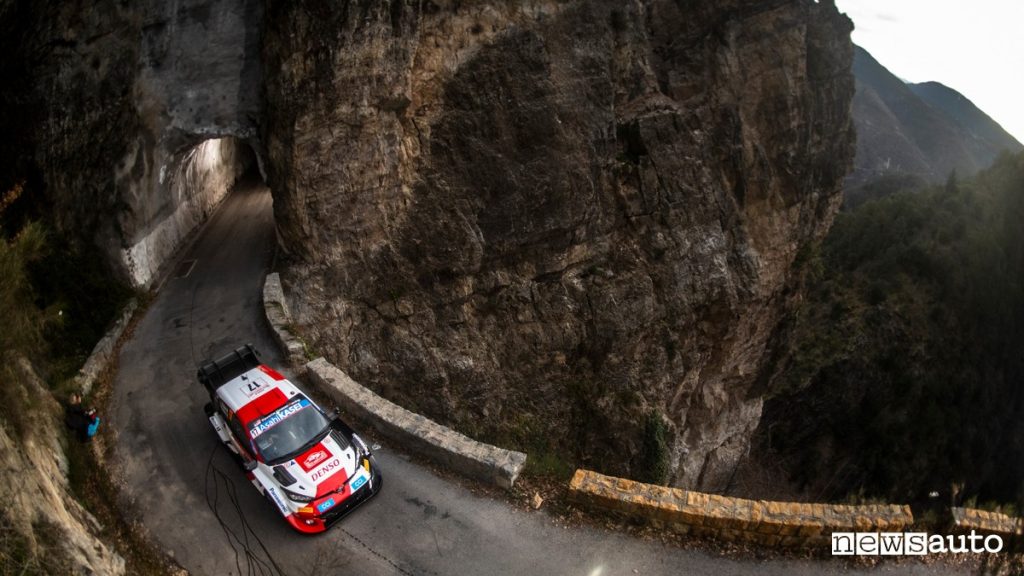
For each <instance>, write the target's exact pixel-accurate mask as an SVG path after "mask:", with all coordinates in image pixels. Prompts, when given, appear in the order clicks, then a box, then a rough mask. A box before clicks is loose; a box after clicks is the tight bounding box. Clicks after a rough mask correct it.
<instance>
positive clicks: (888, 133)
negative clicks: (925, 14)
mask: <svg viewBox="0 0 1024 576" xmlns="http://www.w3.org/2000/svg"><path fill="white" fill-rule="evenodd" d="M853 73H854V77H855V78H856V82H857V92H856V94H855V95H854V98H853V118H854V123H855V125H856V127H857V157H856V160H855V162H854V170H853V172H852V173H851V174H850V176H849V177H848V178H847V180H846V190H847V201H848V202H850V201H856V199H857V196H858V191H859V190H860V189H861V188H862V187H863V186H864V185H865V184H867V183H869V182H871V181H873V180H875V179H877V178H879V177H881V176H889V175H900V176H912V177H917V178H921V179H923V180H926V181H929V182H940V181H942V180H944V179H945V178H946V177H947V176H948V175H949V173H950V171H951V170H954V169H955V170H956V171H957V173H959V174H961V175H968V174H974V173H975V172H977V171H978V170H980V169H982V168H986V167H988V166H989V165H991V164H992V161H993V160H995V158H996V157H997V156H998V155H999V153H1000V152H1001V151H1003V150H1010V151H1011V152H1016V151H1019V150H1022V149H1024V146H1022V145H1021V143H1020V142H1018V141H1017V140H1016V139H1014V138H1013V136H1010V135H1009V134H1008V133H1007V132H1006V131H1005V130H1003V129H1002V127H1000V126H999V124H997V123H996V122H995V121H994V120H992V119H991V118H990V117H989V116H988V115H986V114H985V113H984V112H982V111H981V110H979V109H978V108H977V106H975V105H974V104H973V103H971V101H970V100H968V99H967V98H965V97H964V96H963V95H962V94H960V93H959V92H957V91H955V90H953V89H951V88H948V87H946V86H943V85H942V84H939V83H937V82H925V83H922V84H907V83H905V82H903V81H902V80H900V79H899V78H897V77H896V76H895V75H893V74H892V73H891V72H889V71H888V70H886V68H885V67H884V66H882V65H881V64H879V63H878V61H877V60H875V59H874V58H873V57H872V56H871V54H869V53H868V52H867V51H866V50H864V49H863V48H860V47H859V46H858V47H855V51H854V62H853Z"/></svg>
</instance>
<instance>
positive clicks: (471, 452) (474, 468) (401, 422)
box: [306, 358, 526, 488]
mask: <svg viewBox="0 0 1024 576" xmlns="http://www.w3.org/2000/svg"><path fill="white" fill-rule="evenodd" d="M306 372H307V374H308V376H309V378H310V379H311V380H312V381H313V383H314V384H316V385H317V386H319V387H320V389H321V390H322V391H323V392H326V393H327V394H328V395H330V396H331V398H332V399H333V400H334V401H335V402H337V403H338V405H339V406H340V407H341V408H342V410H345V411H346V412H347V413H349V414H351V415H353V416H354V417H356V418H358V419H360V420H361V421H363V422H366V423H368V424H370V425H372V426H373V427H374V428H375V429H376V430H377V431H378V432H379V433H380V434H381V435H383V436H384V437H386V438H388V439H390V440H392V441H393V442H396V443H398V444H401V445H402V447H403V448H405V449H408V450H411V451H414V452H416V453H418V454H421V455H423V456H426V457H428V458H430V459H431V460H433V461H435V462H438V463H440V464H442V465H444V466H447V467H448V468H451V469H452V470H453V471H455V472H458V473H460V474H463V475H465V476H468V477H470V478H473V479H475V480H481V481H484V482H491V483H494V484H496V485H498V486H501V487H503V488H511V487H512V485H513V484H514V483H515V481H516V478H517V477H518V476H519V473H520V472H521V471H522V469H523V465H525V464H526V454H523V453H522V452H515V451H513V450H505V449H504V448H498V447H495V446H491V445H489V444H484V443H482V442H477V441H476V440H473V439H472V438H469V437H467V436H464V435H462V434H459V433H458V432H456V431H454V430H451V429H450V428H446V427H444V426H441V425H440V424H438V423H436V422H434V421H432V420H429V419H427V418H425V417H423V416H421V415H419V414H415V413H413V412H410V411H408V410H406V409H405V408H402V407H401V406H399V405H397V404H395V403H393V402H390V401H388V400H386V399H384V398H381V397H380V396H378V395H376V394H374V393H373V392H372V391H370V390H368V389H367V388H364V387H363V386H360V385H359V384H357V383H356V382H355V381H354V380H352V379H351V378H349V377H348V375H347V374H345V373H344V372H342V371H341V370H340V369H338V368H336V367H335V366H333V365H331V364H330V363H329V362H327V361H326V360H324V359H323V358H317V359H316V360H313V361H312V362H310V363H308V364H306Z"/></svg>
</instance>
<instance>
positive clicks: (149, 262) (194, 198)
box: [121, 135, 265, 286]
mask: <svg viewBox="0 0 1024 576" xmlns="http://www.w3.org/2000/svg"><path fill="white" fill-rule="evenodd" d="M197 140H198V141H196V142H195V143H194V144H190V145H185V146H182V147H180V148H179V149H178V151H176V152H172V153H170V154H168V155H167V157H165V158H164V159H163V160H162V161H160V160H158V161H157V165H159V166H160V168H159V171H158V172H157V173H156V174H153V176H152V177H151V178H150V179H149V181H148V182H142V183H140V184H141V185H140V186H139V187H138V188H137V189H136V190H134V191H132V192H131V193H130V194H127V197H128V198H129V201H128V202H127V204H128V205H129V206H130V209H129V210H126V211H125V212H124V213H123V214H122V218H123V220H122V222H121V228H122V230H126V231H130V233H129V234H127V237H128V239H129V241H128V242H127V244H128V246H127V247H126V248H125V249H124V250H123V254H122V259H123V261H124V263H125V265H126V268H127V270H128V273H129V275H130V280H131V283H132V284H134V285H136V286H149V285H151V284H152V282H153V281H154V280H155V279H156V278H158V277H159V276H160V270H161V268H162V267H163V266H164V265H165V264H167V262H168V260H169V259H170V258H171V257H172V256H173V254H174V253H175V251H176V250H177V249H178V248H179V247H180V246H181V245H182V243H183V242H184V240H185V239H186V238H187V237H188V236H189V235H190V234H191V233H192V232H193V231H194V230H196V229H197V228H198V227H199V226H201V225H202V223H203V222H205V221H206V219H207V218H209V217H210V215H211V214H213V213H214V212H215V211H216V209H217V207H218V206H219V205H220V204H221V202H223V200H224V199H225V198H226V197H227V195H228V194H229V193H230V192H231V191H232V190H233V189H234V188H235V186H236V185H237V184H239V183H243V182H245V183H251V184H255V183H262V182H264V181H265V178H264V174H265V171H264V170H263V163H262V162H261V161H260V156H259V153H258V149H259V145H258V142H254V141H252V140H249V139H244V138H240V137H237V136H231V135H225V136H215V137H206V138H203V139H199V138H197Z"/></svg>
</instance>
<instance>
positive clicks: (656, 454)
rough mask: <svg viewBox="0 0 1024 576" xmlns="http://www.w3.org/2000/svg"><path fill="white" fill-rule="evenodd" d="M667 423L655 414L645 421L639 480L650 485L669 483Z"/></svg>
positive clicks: (651, 414)
mask: <svg viewBox="0 0 1024 576" xmlns="http://www.w3.org/2000/svg"><path fill="white" fill-rule="evenodd" d="M666 435H667V430H666V427H665V421H664V420H663V419H662V418H661V416H660V415H659V414H657V413H655V412H652V413H650V414H648V415H647V420H646V421H644V441H643V448H642V451H641V453H640V469H639V477H638V480H640V481H641V482H647V483H649V484H662V485H664V484H665V483H666V482H668V472H669V470H668V467H669V461H668V459H669V454H668V440H667V439H666Z"/></svg>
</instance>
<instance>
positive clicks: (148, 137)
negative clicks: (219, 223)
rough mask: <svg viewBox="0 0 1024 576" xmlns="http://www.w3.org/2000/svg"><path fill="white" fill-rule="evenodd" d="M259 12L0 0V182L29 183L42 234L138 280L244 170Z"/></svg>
mask: <svg viewBox="0 0 1024 576" xmlns="http://www.w3.org/2000/svg"><path fill="white" fill-rule="evenodd" d="M261 14H262V12H261V5H260V3H259V0H201V1H188V0H183V1H175V2H157V1H147V2H135V3H129V4H125V3H122V2H115V1H113V0H100V1H99V2H94V3H90V4H89V5H87V6H83V5H81V3H75V2H45V1H44V2H38V3H17V4H16V3H14V2H9V1H0V31H2V32H3V37H2V39H0V47H2V48H3V49H4V54H5V55H7V57H6V60H5V62H4V63H3V64H2V65H0V72H2V73H3V75H4V78H5V84H6V85H5V86H4V87H3V88H0V102H3V104H4V110H3V111H2V112H0V128H2V129H3V133H4V137H3V138H2V140H3V142H2V143H0V150H2V152H3V153H4V158H5V161H4V162H3V167H2V168H3V169H2V170H0V180H2V181H0V186H4V189H5V190H6V189H7V187H8V186H9V185H10V182H12V181H17V180H19V179H27V180H29V183H30V186H29V187H28V189H29V190H30V191H33V193H34V194H35V195H36V196H37V197H36V198H33V199H32V201H34V202H35V203H36V204H37V205H38V206H41V207H42V208H40V209H39V211H40V212H42V213H44V214H45V215H46V217H47V218H48V219H49V220H51V221H52V223H53V225H54V226H55V228H57V229H58V230H59V231H60V232H62V233H65V234H68V235H71V236H73V237H75V238H78V239H80V241H82V242H85V243H95V244H98V245H99V246H100V247H101V248H102V249H103V250H104V251H105V252H106V253H107V254H108V256H109V258H110V260H111V262H112V263H113V264H114V265H115V268H118V269H120V271H121V272H122V273H123V275H124V276H125V278H126V279H127V280H130V281H131V282H132V283H134V284H136V285H147V284H149V283H150V282H151V281H152V280H153V274H154V273H155V271H156V270H157V269H158V268H159V267H160V265H161V264H163V263H164V261H165V260H166V259H167V258H168V257H169V256H170V255H171V253H172V252H173V250H174V249H175V248H176V247H177V246H178V245H180V242H181V240H182V238H183V237H184V236H186V235H187V234H188V232H189V231H191V230H192V229H193V228H194V227H195V225H197V224H198V223H199V222H201V221H202V220H203V219H204V218H205V216H206V215H207V214H208V213H209V212H210V209H211V208H212V207H213V206H215V205H216V203H217V202H218V201H219V200H220V198H222V197H223V195H224V193H225V192H226V191H227V189H228V186H230V184H231V183H232V182H233V181H234V179H235V178H236V177H237V176H238V175H239V174H240V173H242V172H243V171H244V170H246V169H247V168H248V166H249V165H251V163H252V162H254V161H255V158H254V155H253V152H252V150H251V149H250V148H254V149H256V150H259V148H260V145H259V142H258V139H257V135H256V133H257V129H258V126H259V114H260V109H261V108H260V106H261V104H260V102H261V99H260V93H261V91H260V82H261V77H260V66H259V30H260V22H261V20H260V18H261ZM224 137H229V138H224ZM208 139H213V141H212V142H206V143H204V142H205V141H207V140H208Z"/></svg>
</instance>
